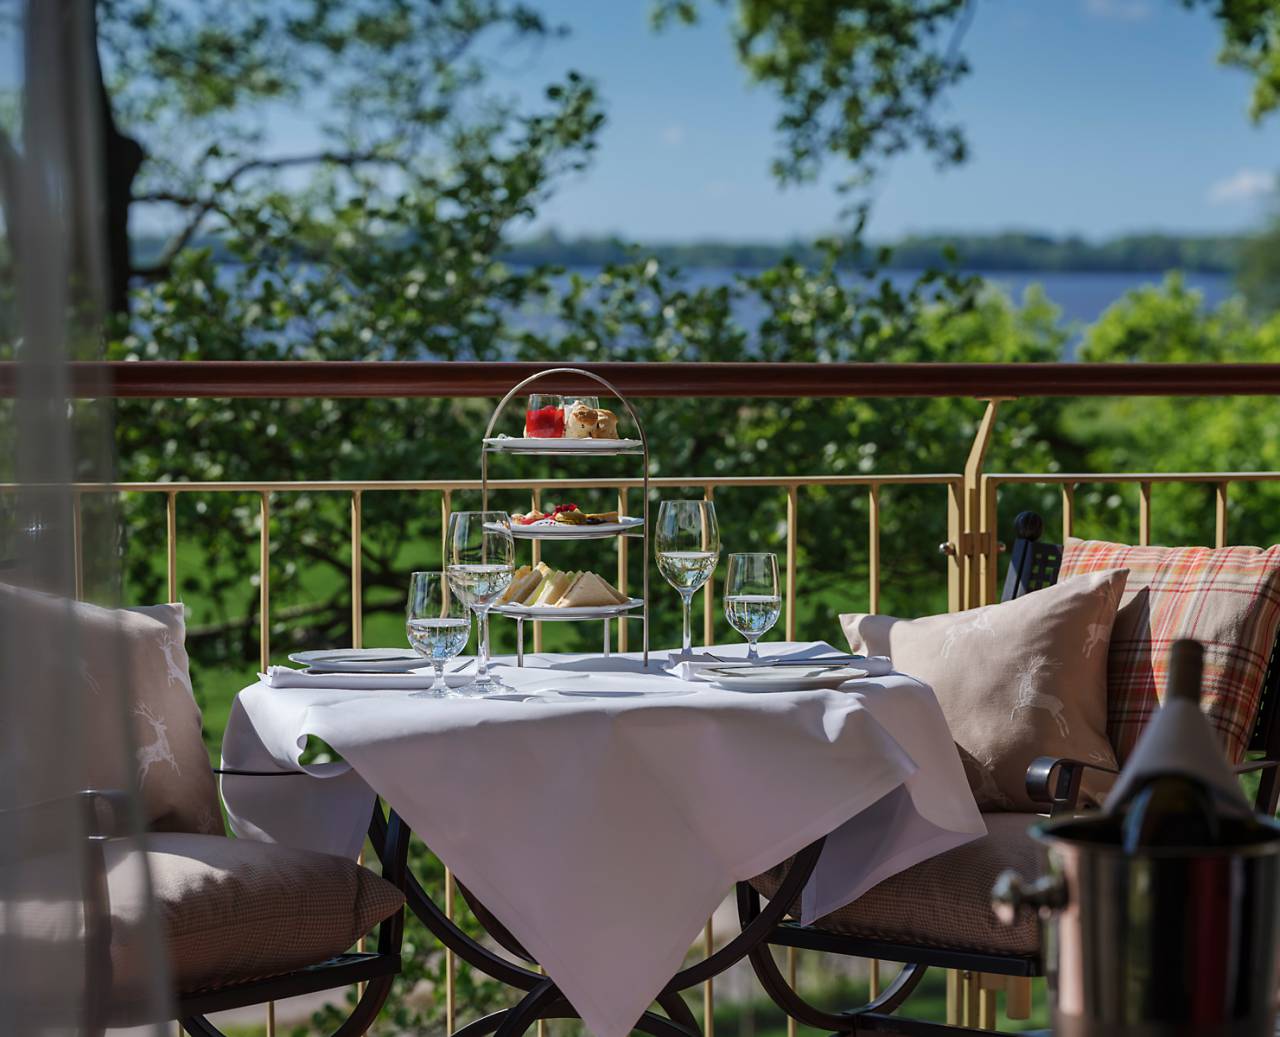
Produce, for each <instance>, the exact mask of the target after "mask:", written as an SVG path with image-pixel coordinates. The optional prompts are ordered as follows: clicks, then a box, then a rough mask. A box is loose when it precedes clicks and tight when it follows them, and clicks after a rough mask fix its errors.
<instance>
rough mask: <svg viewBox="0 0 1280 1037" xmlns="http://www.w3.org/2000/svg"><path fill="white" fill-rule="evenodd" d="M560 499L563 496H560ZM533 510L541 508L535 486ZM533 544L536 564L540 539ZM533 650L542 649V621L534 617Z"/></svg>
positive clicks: (537, 490) (540, 498)
mask: <svg viewBox="0 0 1280 1037" xmlns="http://www.w3.org/2000/svg"><path fill="white" fill-rule="evenodd" d="M561 499H562V500H563V499H564V498H561ZM531 500H532V503H533V510H534V511H541V510H542V491H541V490H540V489H537V488H535V489H534V490H533V494H532V497H531ZM532 544H533V564H534V565H537V564H538V563H539V562H540V561H542V541H541V540H534V541H532ZM533 650H534V651H535V652H541V651H542V621H541V620H538V619H535V620H534V621H533Z"/></svg>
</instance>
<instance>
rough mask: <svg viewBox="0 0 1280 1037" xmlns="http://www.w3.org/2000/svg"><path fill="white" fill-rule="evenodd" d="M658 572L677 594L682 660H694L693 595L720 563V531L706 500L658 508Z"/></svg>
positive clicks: (670, 502)
mask: <svg viewBox="0 0 1280 1037" xmlns="http://www.w3.org/2000/svg"><path fill="white" fill-rule="evenodd" d="M655 539H656V541H657V543H656V553H657V556H658V572H660V573H662V575H663V576H664V577H665V578H666V581H667V582H668V583H669V584H671V586H672V587H674V588H675V589H676V591H677V592H678V593H679V594H680V603H681V605H682V607H683V609H684V639H683V647H682V649H681V652H680V658H681V659H691V658H693V630H692V627H691V620H690V615H689V613H690V607H691V603H692V600H693V595H694V592H695V591H696V590H697V589H698V588H699V587H701V586H702V585H703V584H704V583H706V582H707V581H708V580H709V579H711V574H712V573H714V572H715V571H716V563H717V562H718V561H719V560H720V527H719V525H718V524H717V523H716V506H715V505H714V504H712V503H711V501H709V500H664V501H663V502H662V503H661V504H660V505H659V506H658V530H657V535H656V538H655Z"/></svg>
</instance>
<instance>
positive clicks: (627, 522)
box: [511, 515, 644, 540]
mask: <svg viewBox="0 0 1280 1037" xmlns="http://www.w3.org/2000/svg"><path fill="white" fill-rule="evenodd" d="M643 526H644V519H642V518H636V517H634V516H631V515H620V516H619V517H618V521H617V522H601V523H599V524H597V525H594V526H585V525H584V526H571V525H569V524H568V523H567V522H555V521H553V520H552V519H540V520H538V521H537V522H535V523H533V524H532V525H528V526H522V525H520V523H518V522H515V521H513V522H512V523H511V535H512V536H513V537H515V538H516V539H518V540H598V539H603V538H604V537H613V536H620V535H621V534H623V533H630V532H631V531H632V530H635V529H640V528H642V527H643Z"/></svg>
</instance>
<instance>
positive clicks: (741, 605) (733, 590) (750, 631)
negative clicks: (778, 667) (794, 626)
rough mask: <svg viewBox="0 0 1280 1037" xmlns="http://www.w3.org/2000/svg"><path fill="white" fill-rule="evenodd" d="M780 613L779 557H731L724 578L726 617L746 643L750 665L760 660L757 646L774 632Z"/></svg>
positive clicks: (738, 555) (739, 555) (746, 553)
mask: <svg viewBox="0 0 1280 1037" xmlns="http://www.w3.org/2000/svg"><path fill="white" fill-rule="evenodd" d="M781 612H782V596H781V594H780V593H779V592H778V556H777V555H774V554H766V553H754V552H744V553H742V554H731V555H730V556H729V571H728V572H727V573H726V574H725V578H724V614H725V618H726V619H728V620H729V625H730V626H731V627H733V629H734V630H736V631H737V632H738V633H740V634H741V635H742V636H743V637H745V638H746V639H747V659H748V660H750V661H751V662H757V661H758V660H759V658H760V653H759V651H758V650H757V648H756V642H757V641H759V640H760V638H761V636H762V635H764V634H766V633H768V632H769V631H770V630H772V629H773V625H774V624H775V623H777V622H778V616H779V614H780V613H781Z"/></svg>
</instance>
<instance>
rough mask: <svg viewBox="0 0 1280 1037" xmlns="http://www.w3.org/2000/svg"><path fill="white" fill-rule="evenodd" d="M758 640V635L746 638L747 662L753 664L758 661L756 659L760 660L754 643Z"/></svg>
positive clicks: (758, 651)
mask: <svg viewBox="0 0 1280 1037" xmlns="http://www.w3.org/2000/svg"><path fill="white" fill-rule="evenodd" d="M759 640H760V635H759V634H757V635H756V636H755V637H748V638H747V660H748V662H755V661H756V660H758V659H759V658H760V650H759V649H758V648H757V647H756V642H757V641H759Z"/></svg>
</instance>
